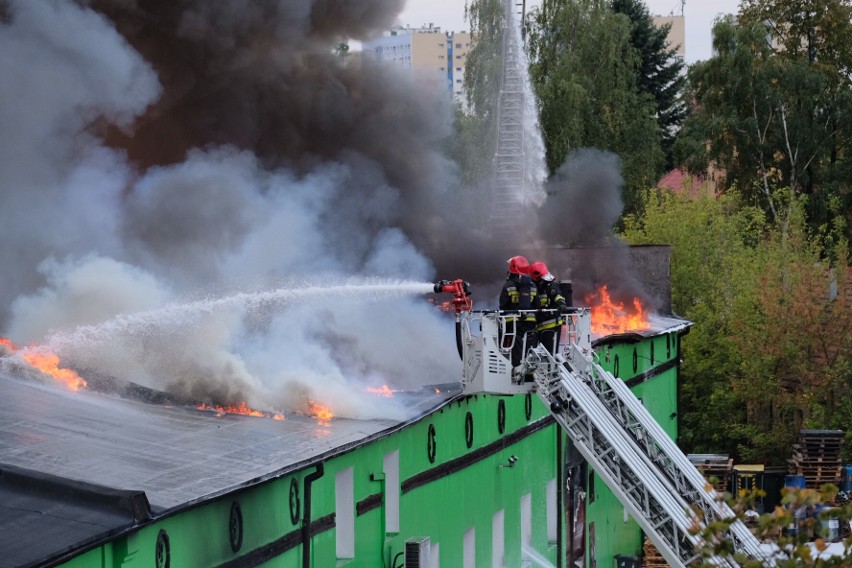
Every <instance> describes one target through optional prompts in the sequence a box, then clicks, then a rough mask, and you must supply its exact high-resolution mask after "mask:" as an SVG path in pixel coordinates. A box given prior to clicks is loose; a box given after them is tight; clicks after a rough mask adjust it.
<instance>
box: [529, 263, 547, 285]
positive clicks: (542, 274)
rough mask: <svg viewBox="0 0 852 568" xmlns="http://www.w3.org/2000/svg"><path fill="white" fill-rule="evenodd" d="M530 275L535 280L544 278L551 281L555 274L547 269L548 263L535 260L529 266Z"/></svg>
mask: <svg viewBox="0 0 852 568" xmlns="http://www.w3.org/2000/svg"><path fill="white" fill-rule="evenodd" d="M529 275H530V276H532V278H533V280H539V279H541V280H544V281H546V282H550V281H551V280H553V274H551V273H550V271H549V270H548V269H547V265H546V264H545V263H543V262H533V263H532V264H531V265H530V268H529Z"/></svg>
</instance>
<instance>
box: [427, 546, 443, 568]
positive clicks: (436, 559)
mask: <svg viewBox="0 0 852 568" xmlns="http://www.w3.org/2000/svg"><path fill="white" fill-rule="evenodd" d="M440 557H441V545H440V544H438V543H437V542H434V543H432V547H431V548H430V549H429V568H441V561H440Z"/></svg>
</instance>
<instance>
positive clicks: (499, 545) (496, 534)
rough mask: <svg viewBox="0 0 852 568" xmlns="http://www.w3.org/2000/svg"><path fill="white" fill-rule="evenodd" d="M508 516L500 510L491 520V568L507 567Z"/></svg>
mask: <svg viewBox="0 0 852 568" xmlns="http://www.w3.org/2000/svg"><path fill="white" fill-rule="evenodd" d="M505 522H506V515H505V512H504V511H503V509H500V510H499V511H497V512H496V513H494V516H493V517H492V519H491V568H504V566H505V565H506V531H505V528H504V527H505Z"/></svg>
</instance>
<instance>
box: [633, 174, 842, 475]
mask: <svg viewBox="0 0 852 568" xmlns="http://www.w3.org/2000/svg"><path fill="white" fill-rule="evenodd" d="M801 201H802V200H801V199H800V200H798V201H796V202H794V203H792V204H789V205H787V204H785V207H786V208H788V209H789V210H790V211H791V214H790V215H789V217H788V219H787V222H786V223H785V224H784V225H783V226H782V225H781V224H779V223H775V222H772V221H771V220H769V219H767V218H766V216H765V215H764V212H763V211H762V210H761V209H760V208H758V207H754V206H748V205H744V204H743V203H742V201H741V198H740V195H739V194H738V193H737V192H735V191H733V190H732V191H730V192H729V193H728V194H727V195H724V196H722V197H720V198H719V199H715V198H712V197H709V196H707V197H703V198H698V199H688V198H686V197H683V196H677V195H674V194H671V193H667V192H663V191H656V192H654V193H652V194H651V197H650V198H649V199H648V201H647V202H646V203H645V206H644V214H643V215H642V216H641V217H636V216H634V217H631V218H629V219H628V220H627V221H626V222H625V230H624V234H623V236H624V238H625V239H626V240H628V241H629V242H631V243H634V244H639V243H654V242H656V243H660V242H665V243H670V244H672V245H673V253H672V269H671V279H672V303H673V307H674V310H675V311H676V312H678V313H680V314H682V315H683V316H684V317H685V318H687V319H689V320H691V321H693V322H694V323H695V326H694V327H693V328H692V330H691V331H690V333H689V335H687V336H686V337H685V338H684V345H683V347H684V364H683V366H682V372H681V381H682V386H681V409H680V410H681V417H682V418H681V422H680V427H681V431H680V440H681V443H682V444H683V445H684V446H685V447H687V448H688V449H689V450H690V451H693V452H698V453H728V454H731V455H734V456H736V457H737V458H738V459H742V460H745V461H748V462H762V463H775V464H780V463H784V462H785V461H786V459H787V458H788V457H789V456H790V453H791V444H792V442H793V441H794V440H795V438H796V437H797V435H798V431H799V429H800V428H842V429H847V428H848V423H849V419H850V409H852V294H842V293H838V294H836V296H835V297H833V298H832V297H831V296H830V294H829V291H830V289H831V288H832V287H833V288H834V289H836V290H839V291H843V290H847V289H848V288H847V278H848V277H849V269H848V257H847V251H846V243H845V240H844V239H843V238H842V236H839V235H842V234H843V232H844V231H845V227H844V226H843V224H842V223H840V224H838V225H837V226H835V227H834V228H833V229H831V230H827V231H826V232H823V233H814V232H811V231H809V230H808V229H807V225H806V223H805V215H804V207H803V205H802V203H801ZM827 252H828V254H827ZM828 259H832V260H831V261H829V260H828ZM720 424H721V425H724V427H720V426H719V425H720Z"/></svg>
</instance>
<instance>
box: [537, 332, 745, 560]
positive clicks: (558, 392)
mask: <svg viewBox="0 0 852 568" xmlns="http://www.w3.org/2000/svg"><path fill="white" fill-rule="evenodd" d="M572 347H573V348H574V349H576V351H574V352H572V353H571V354H570V355H571V356H570V357H569V361H568V362H567V363H566V364H564V365H563V364H562V363H560V362H559V361H557V360H556V359H555V358H554V357H553V356H552V355H551V354H550V353H549V352H548V351H547V350H546V349H544V348H543V347H541V346H538V347H534V348H532V349H530V351H529V355H528V357H527V364H528V365H529V368H530V369H531V370H532V372H533V374H534V377H535V382H536V390H537V392H538V394H539V396H540V397H541V398H542V400H543V401H544V402H545V404H547V405H548V406H549V407H550V409H551V412H552V413H553V415H554V417H555V419H556V421H557V422H558V423H559V424H560V426H562V428H563V429H564V430H565V431H566V433H568V435H569V436H570V437H571V439H572V441H573V442H574V446H575V447H576V448H577V449H578V450H579V451H580V453H581V454H582V455H583V457H584V458H585V459H586V460H587V461H588V462H589V464H590V465H591V466H592V467H593V468H594V470H595V472H596V473H597V474H598V475H600V477H601V478H603V479H604V481H605V482H606V484H607V486H608V487H609V488H610V490H612V491H613V493H614V494H615V495H616V496H617V497H618V498H619V500H620V501H621V502H622V504H624V506H625V507H626V508H627V509H628V510H629V511H630V512H631V514H632V516H633V518H634V519H635V520H636V521H637V523H639V525H640V526H641V527H642V529H643V530H644V531H645V533H646V534H647V535H648V536H649V537H650V538H651V540H652V541H653V542H654V544H655V545H656V547H657V549H658V550H659V551H660V553H661V554H662V555H663V556H664V557H665V558H666V560H667V561H668V562H669V564H671V565H672V566H684V567H685V566H693V565H698V564H700V563H701V562H702V561H704V560H708V559H703V558H702V557H701V555H700V553H699V551H698V550H697V546H698V545H699V544H700V539H699V537H697V536H695V535H694V534H693V532H695V529H696V528H700V527H701V526H703V524H704V523H703V521H702V519H701V518H700V517H699V516H698V515H697V514H696V513H695V511H694V510H693V509H692V507H690V505H693V504H695V503H696V502H700V503H702V504H704V503H703V500H702V499H700V498H699V497H697V493H707V491H706V490H705V489H704V486H705V485H706V482H705V481H704V480H703V478H702V480H701V484H700V485H699V488H698V489H697V490H696V488H695V487H693V486H692V484H689V485H690V486H689V491H688V494H685V493H684V492H681V491H680V490H677V489H675V488H673V487H672V482H671V480H670V479H669V475H670V472H671V471H672V470H679V469H683V468H681V467H680V465H681V463H680V460H679V459H676V458H675V459H665V460H660V459H659V456H658V454H662V453H664V452H662V451H661V450H658V449H656V448H655V449H654V450H653V451H654V453H655V456H651V455H650V454H649V453H648V448H649V447H650V446H651V445H653V446H665V444H664V443H662V444H656V443H653V442H652V443H651V444H647V443H646V444H641V443H637V440H636V432H640V433H643V434H644V433H646V432H647V434H645V438H648V439H653V436H656V435H658V434H660V433H661V434H662V436H663V437H665V438H666V439H668V436H667V435H666V434H665V433H664V432H663V431H662V429H661V428H659V425H657V428H658V429H659V432H657V431H656V430H654V428H653V427H651V426H648V427H644V425H645V423H648V424H650V423H653V424H655V425H656V421H654V419H653V417H651V416H650V414H648V413H647V411H645V410H644V407H642V405H641V403H639V401H638V400H636V398H635V397H634V396H633V394H632V393H631V392H630V391H629V389H627V387H626V386H625V385H623V383H621V382H620V381H618V382H619V383H621V385H622V386H624V389H626V394H627V395H629V397H632V399H633V400H634V401H635V403H636V405H638V406H639V407H640V408H641V410H640V409H638V408H632V405H628V404H627V403H625V402H624V401H622V397H624V394H625V393H624V392H621V391H620V389H619V392H618V396H614V395H613V393H614V392H615V391H614V389H612V388H607V389H603V388H602V387H601V386H600V384H599V383H600V379H599V377H598V375H602V374H604V373H606V371H604V370H603V369H602V368H600V366H598V365H596V364H595V363H594V362H593V361H591V360H590V359H588V358H587V357H586V356H585V355H583V353H582V351H581V350H580V349H579V348H577V347H576V346H572ZM572 365H574V366H573V367H572ZM610 376H611V375H610ZM613 380H617V379H614V378H613ZM602 393H606V394H605V395H604V396H602ZM628 406H630V411H629V412H627V410H626V409H627V408H628ZM618 408H621V409H622V412H623V414H624V415H625V416H627V417H628V419H627V421H626V423H627V424H630V425H631V427H630V428H628V427H625V425H624V424H623V423H622V422H621V421H620V420H619V419H618V418H617V417H616V414H615V413H614V412H613V409H618ZM635 423H639V424H640V425H642V426H639V427H637V426H636V424H635ZM672 446H673V447H674V449H675V450H676V451H677V452H680V450H679V449H677V446H674V444H673V443H672ZM665 449H666V450H667V451H671V448H669V447H667V446H666V447H665ZM680 455H683V454H682V453H681V454H680ZM655 457H656V458H657V459H655ZM684 460H686V457H685V456H684ZM661 461H662V462H664V463H665V464H666V466H667V468H668V469H667V470H664V469H663V468H661V467H660V466H659V463H660V462H661ZM686 463H687V465H688V467H689V468H691V469H692V470H694V471H695V472H696V473H698V471H697V470H695V467H694V466H693V465H692V464H691V463H690V462H689V461H688V460H686ZM675 475H676V477H678V478H681V479H692V476H691V475H690V474H689V473H687V472H681V471H678V472H677V473H676V474H675ZM698 475H699V476H700V475H701V474H700V473H698ZM708 507H709V506H708ZM700 508H702V510H703V508H704V507H700ZM710 509H711V515H712V514H716V513H717V511H716V510H715V509H713V508H712V507H710ZM705 514H706V513H705ZM717 516H718V515H717ZM729 517H733V513H731V515H730V516H729ZM743 529H745V531H746V532H748V529H747V528H746V527H745V526H744V525H743ZM749 536H751V533H749ZM751 539H752V540H753V541H754V545H755V548H754V550H756V553H755V555H756V554H759V549H757V543H756V539H754V537H753V536H751ZM735 540H736V541H737V542H738V543H739V544H740V545H741V544H742V543H741V542H740V541H742V540H746V539H745V538H744V537H743V538H739V539H737V538H735ZM741 548H742V546H741ZM749 548H751V547H750V546H749ZM744 552H745V551H744ZM709 561H710V562H712V563H713V564H716V565H719V566H731V567H735V566H738V564H737V563H736V562H735V561H734V560H732V559H727V560H724V559H721V558H711V559H709Z"/></svg>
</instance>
